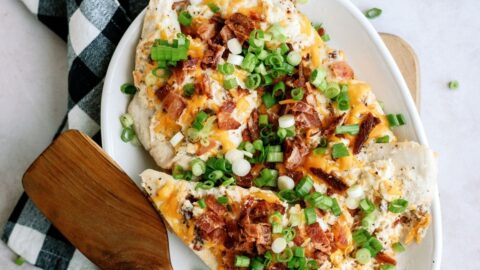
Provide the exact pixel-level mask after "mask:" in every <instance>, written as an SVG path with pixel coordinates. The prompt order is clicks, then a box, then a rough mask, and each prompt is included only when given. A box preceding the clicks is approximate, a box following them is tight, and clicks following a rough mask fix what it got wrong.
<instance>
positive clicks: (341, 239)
mask: <svg viewBox="0 0 480 270" xmlns="http://www.w3.org/2000/svg"><path fill="white" fill-rule="evenodd" d="M332 232H333V235H334V238H335V244H336V246H337V247H338V248H339V249H341V250H345V249H346V248H347V247H348V238H347V233H348V228H346V227H345V225H342V224H340V223H339V222H337V223H335V224H333V226H332Z"/></svg>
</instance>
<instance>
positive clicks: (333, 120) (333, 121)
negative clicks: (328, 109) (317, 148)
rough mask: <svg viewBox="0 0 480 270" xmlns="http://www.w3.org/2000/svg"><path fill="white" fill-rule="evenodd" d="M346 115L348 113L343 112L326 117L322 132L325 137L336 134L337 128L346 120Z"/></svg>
mask: <svg viewBox="0 0 480 270" xmlns="http://www.w3.org/2000/svg"><path fill="white" fill-rule="evenodd" d="M346 116H347V115H346V114H345V113H343V114H341V115H339V116H334V115H332V116H330V117H328V118H327V119H325V121H324V123H323V124H322V134H323V135H324V136H325V137H329V136H331V135H333V134H335V129H336V128H337V126H338V125H341V124H342V123H343V121H345V118H346Z"/></svg>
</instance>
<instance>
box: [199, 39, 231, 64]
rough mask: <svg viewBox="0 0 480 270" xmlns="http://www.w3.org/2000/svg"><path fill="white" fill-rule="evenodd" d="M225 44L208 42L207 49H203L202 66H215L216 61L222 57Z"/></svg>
mask: <svg viewBox="0 0 480 270" xmlns="http://www.w3.org/2000/svg"><path fill="white" fill-rule="evenodd" d="M225 49H226V48H225V46H221V45H218V44H214V43H211V42H209V45H208V49H207V50H206V51H205V54H204V55H203V59H202V66H203V67H216V66H217V64H218V61H219V60H220V59H221V58H222V55H223V53H224V52H225Z"/></svg>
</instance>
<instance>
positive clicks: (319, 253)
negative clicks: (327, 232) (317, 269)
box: [313, 250, 328, 265]
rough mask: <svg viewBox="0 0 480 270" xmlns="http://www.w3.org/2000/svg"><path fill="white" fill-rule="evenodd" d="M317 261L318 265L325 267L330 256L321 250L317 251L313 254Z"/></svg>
mask: <svg viewBox="0 0 480 270" xmlns="http://www.w3.org/2000/svg"><path fill="white" fill-rule="evenodd" d="M313 257H314V258H315V261H317V263H318V265H323V263H325V262H326V261H327V260H328V255H327V254H325V253H324V252H322V251H320V250H316V251H315V253H314V254H313Z"/></svg>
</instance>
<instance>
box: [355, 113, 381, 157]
mask: <svg viewBox="0 0 480 270" xmlns="http://www.w3.org/2000/svg"><path fill="white" fill-rule="evenodd" d="M378 124H380V119H378V118H377V117H375V116H373V114H371V113H368V114H367V115H366V116H365V117H364V118H363V120H362V123H361V124H360V131H359V132H358V135H357V137H356V138H355V143H354V144H353V154H355V155H356V154H358V153H360V150H361V149H362V147H363V144H364V143H365V142H366V141H367V140H368V135H370V132H371V131H372V130H373V128H374V127H375V126H376V125H378Z"/></svg>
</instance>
